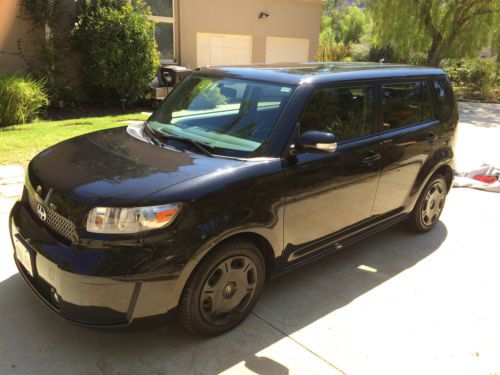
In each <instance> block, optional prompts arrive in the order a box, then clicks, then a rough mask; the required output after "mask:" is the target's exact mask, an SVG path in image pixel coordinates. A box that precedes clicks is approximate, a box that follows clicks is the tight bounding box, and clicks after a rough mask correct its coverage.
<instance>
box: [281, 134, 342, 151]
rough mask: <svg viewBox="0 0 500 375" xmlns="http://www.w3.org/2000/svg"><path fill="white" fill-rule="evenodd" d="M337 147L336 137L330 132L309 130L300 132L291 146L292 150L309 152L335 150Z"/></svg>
mask: <svg viewBox="0 0 500 375" xmlns="http://www.w3.org/2000/svg"><path fill="white" fill-rule="evenodd" d="M336 149H337V137H335V135H333V134H332V133H328V132H321V131H316V130H310V131H306V132H304V133H302V134H301V135H300V136H299V139H298V140H297V142H295V144H293V145H292V146H291V150H292V151H299V150H300V151H309V152H329V153H331V152H335V150H336Z"/></svg>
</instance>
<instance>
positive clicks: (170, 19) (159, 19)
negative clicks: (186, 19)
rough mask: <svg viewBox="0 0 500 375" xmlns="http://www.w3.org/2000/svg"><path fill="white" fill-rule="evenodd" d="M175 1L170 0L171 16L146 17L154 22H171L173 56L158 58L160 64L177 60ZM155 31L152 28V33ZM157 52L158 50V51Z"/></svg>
mask: <svg viewBox="0 0 500 375" xmlns="http://www.w3.org/2000/svg"><path fill="white" fill-rule="evenodd" d="M175 3H176V1H175V0H172V17H164V16H155V15H152V16H149V17H148V19H149V20H150V21H154V22H156V23H171V24H172V44H173V46H172V50H173V53H174V58H173V59H160V63H161V64H173V63H176V62H177V28H176V22H175V11H176V9H175V7H176V5H175ZM154 32H155V31H154V30H153V33H154ZM154 37H155V36H154V34H153V38H154ZM158 52H159V51H158Z"/></svg>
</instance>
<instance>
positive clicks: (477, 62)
mask: <svg viewBox="0 0 500 375" xmlns="http://www.w3.org/2000/svg"><path fill="white" fill-rule="evenodd" d="M442 66H443V68H444V69H445V70H446V71H447V72H448V74H449V76H450V80H451V81H452V82H453V83H454V84H455V85H457V86H463V87H466V88H468V89H469V90H470V91H479V92H480V93H481V94H482V95H487V94H488V92H489V91H490V90H491V89H492V87H493V86H494V85H495V83H496V80H497V69H498V68H497V64H496V63H495V61H493V60H491V59H477V58H476V59H462V60H452V59H447V60H443V62H442Z"/></svg>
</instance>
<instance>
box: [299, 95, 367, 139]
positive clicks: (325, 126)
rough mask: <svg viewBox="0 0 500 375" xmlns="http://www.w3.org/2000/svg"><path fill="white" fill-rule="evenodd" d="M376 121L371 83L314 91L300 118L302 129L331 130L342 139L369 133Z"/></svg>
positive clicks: (302, 130) (302, 131)
mask: <svg viewBox="0 0 500 375" xmlns="http://www.w3.org/2000/svg"><path fill="white" fill-rule="evenodd" d="M372 123H373V90H372V87H371V86H356V87H337V88H328V89H320V90H317V91H316V92H315V93H314V94H313V96H312V98H311V100H310V101H309V103H308V105H307V107H306V109H305V111H304V113H303V115H302V118H301V120H300V132H301V133H304V132H306V131H309V130H318V131H324V132H330V133H333V134H335V136H336V137H337V140H338V141H339V142H342V141H348V140H350V139H353V138H359V137H363V136H366V135H369V134H370V133H371V132H372Z"/></svg>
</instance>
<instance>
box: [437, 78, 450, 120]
mask: <svg viewBox="0 0 500 375" xmlns="http://www.w3.org/2000/svg"><path fill="white" fill-rule="evenodd" d="M433 85H434V91H435V93H436V98H437V105H438V118H439V119H440V120H441V121H443V122H447V121H450V120H451V118H452V116H453V96H452V93H451V89H450V86H449V84H448V83H447V82H446V81H445V80H444V79H440V80H435V81H434V82H433Z"/></svg>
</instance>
